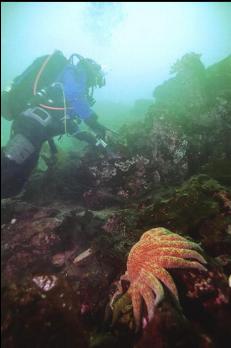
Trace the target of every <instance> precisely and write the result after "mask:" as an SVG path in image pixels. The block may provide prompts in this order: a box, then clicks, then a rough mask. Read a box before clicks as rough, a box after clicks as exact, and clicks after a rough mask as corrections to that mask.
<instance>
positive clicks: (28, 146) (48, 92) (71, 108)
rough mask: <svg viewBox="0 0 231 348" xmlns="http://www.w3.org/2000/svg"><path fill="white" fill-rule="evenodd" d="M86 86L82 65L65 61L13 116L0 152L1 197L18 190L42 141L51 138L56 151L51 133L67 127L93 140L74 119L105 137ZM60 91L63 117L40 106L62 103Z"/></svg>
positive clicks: (16, 192)
mask: <svg viewBox="0 0 231 348" xmlns="http://www.w3.org/2000/svg"><path fill="white" fill-rule="evenodd" d="M60 83H61V85H62V88H60ZM88 88H89V86H88V76H87V72H86V70H84V67H83V65H81V64H79V65H77V66H73V65H72V64H68V65H67V66H66V67H65V68H64V69H63V71H62V72H61V73H60V74H59V75H58V77H57V79H56V81H55V82H54V83H53V84H52V85H51V86H48V87H46V88H45V89H43V90H41V91H39V92H38V93H37V95H36V96H35V97H34V98H33V99H32V101H31V102H30V103H29V104H28V109H26V110H25V111H24V112H22V113H21V114H20V115H19V117H17V118H16V119H15V121H14V122H13V126H12V129H13V136H12V138H11V139H10V140H9V142H8V143H7V145H6V147H5V148H4V149H3V150H2V156H1V165H2V181H1V188H2V189H1V197H2V198H7V197H10V196H13V195H16V194H18V193H19V192H20V191H21V189H22V188H23V186H24V184H25V182H26V181H27V179H28V177H29V176H30V174H31V172H32V170H33V169H34V168H35V166H36V164H37V161H38V158H39V153H40V150H41V146H42V144H43V143H44V141H47V140H48V141H50V144H51V149H52V148H53V152H55V151H56V149H55V146H54V143H53V142H52V137H54V136H57V135H62V134H64V132H65V130H66V129H67V132H68V133H70V134H71V135H73V136H75V137H76V138H78V139H80V140H84V141H87V142H88V143H90V144H94V145H95V144H96V140H97V139H96V137H95V136H93V135H92V134H91V133H88V132H81V131H80V130H79V125H78V123H79V122H76V121H77V120H83V121H84V122H85V123H86V124H87V125H88V126H89V127H90V128H91V129H92V130H93V131H94V132H95V134H96V136H98V137H101V138H104V136H105V127H103V126H102V125H101V124H99V123H98V122H97V116H96V114H95V113H94V111H93V110H92V109H91V105H90V100H89V96H88ZM63 93H64V96H65V101H66V106H67V108H66V115H65V117H64V111H63V109H61V110H53V109H52V108H51V109H46V108H44V107H43V106H41V105H43V101H44V100H45V104H49V105H50V106H51V107H52V106H53V105H54V106H62V107H63V102H64V97H63ZM41 98H42V99H41ZM65 128H66V129H65Z"/></svg>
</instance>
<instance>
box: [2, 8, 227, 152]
mask: <svg viewBox="0 0 231 348" xmlns="http://www.w3.org/2000/svg"><path fill="white" fill-rule="evenodd" d="M1 9H2V13H1V16H2V24H1V26H2V32H1V38H2V41H1V42H2V53H1V57H2V61H1V69H2V77H1V89H2V90H3V89H5V88H6V87H7V86H9V85H10V83H11V82H12V80H13V79H14V78H15V77H16V76H17V75H19V74H21V73H22V72H23V71H24V70H25V69H26V68H27V66H28V65H30V64H31V62H32V61H33V60H34V59H35V58H37V57H39V56H41V55H43V54H48V53H52V52H53V51H54V50H55V49H60V50H62V51H63V53H64V54H65V55H66V56H69V55H70V54H71V53H73V52H77V53H80V54H82V55H83V56H86V57H91V58H93V59H95V60H96V61H97V62H98V63H100V64H102V65H103V66H104V69H105V71H106V86H105V87H103V88H102V89H100V90H96V91H95V99H96V104H95V106H94V108H93V109H94V110H95V111H96V112H97V113H98V115H99V120H100V121H101V122H102V123H103V124H105V125H106V126H107V127H109V128H112V129H114V130H118V129H119V128H120V127H121V126H122V125H123V124H124V123H129V122H133V121H134V120H139V119H140V120H142V119H143V118H144V116H145V113H146V111H147V108H148V105H150V104H151V102H152V101H153V90H154V89H155V87H156V86H158V85H159V84H161V83H163V82H164V81H165V80H167V79H168V78H170V77H171V75H170V67H171V66H172V65H173V63H174V62H175V61H176V60H177V59H179V58H180V57H182V56H183V55H184V54H185V53H188V52H191V51H194V52H197V53H200V54H202V57H201V60H202V62H203V64H204V65H205V66H206V67H207V66H208V65H211V64H213V63H215V62H217V61H219V60H221V59H223V58H225V57H226V56H227V55H228V54H230V51H231V45H230V37H231V21H230V20H229V19H230V18H231V4H230V3H224V2H214V3H206V2H205V3H203V2H202V3H158V2H157V3H145V2H144V3H141V2H137V3H133V2H131V3H128V2H124V3H121V2H85V3H84V2H79V3H75V2H74V3H71V2H65V3H64V2H60V3H45V2H28V3H26V2H17V3H16V2H11V3H10V2H8V3H7V2H5V3H1ZM137 101H138V103H137ZM139 101H140V103H139ZM142 101H144V102H143V103H142ZM9 131H10V122H8V121H5V120H4V119H2V127H1V139H2V145H5V144H6V142H7V140H8V138H9ZM61 144H62V147H64V148H69V147H73V146H76V145H75V140H73V139H70V138H69V137H66V136H64V137H63V140H62V143H61Z"/></svg>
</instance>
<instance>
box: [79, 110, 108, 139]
mask: <svg viewBox="0 0 231 348" xmlns="http://www.w3.org/2000/svg"><path fill="white" fill-rule="evenodd" d="M97 119H98V116H97V115H96V114H95V113H93V114H92V116H91V117H89V118H88V119H86V120H84V121H85V123H86V125H87V126H88V127H90V128H91V129H92V130H93V131H94V132H95V134H96V136H97V137H99V138H101V139H103V140H104V139H105V135H106V130H107V128H106V127H104V126H103V125H101V124H100V123H99V122H98V120H97Z"/></svg>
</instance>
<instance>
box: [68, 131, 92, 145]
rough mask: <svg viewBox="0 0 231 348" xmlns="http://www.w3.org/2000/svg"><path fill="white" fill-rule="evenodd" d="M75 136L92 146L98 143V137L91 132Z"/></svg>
mask: <svg viewBox="0 0 231 348" xmlns="http://www.w3.org/2000/svg"><path fill="white" fill-rule="evenodd" d="M74 136H75V138H77V139H78V140H81V141H86V142H87V143H88V144H90V145H96V142H97V139H96V137H95V136H94V135H93V134H91V133H89V132H86V131H81V132H76V133H75V134H74Z"/></svg>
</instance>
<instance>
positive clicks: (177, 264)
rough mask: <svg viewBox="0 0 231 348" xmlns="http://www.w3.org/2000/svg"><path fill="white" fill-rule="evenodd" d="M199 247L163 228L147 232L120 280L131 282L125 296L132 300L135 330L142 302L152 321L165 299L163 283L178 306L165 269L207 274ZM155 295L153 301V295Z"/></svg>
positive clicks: (129, 256)
mask: <svg viewBox="0 0 231 348" xmlns="http://www.w3.org/2000/svg"><path fill="white" fill-rule="evenodd" d="M200 251H202V249H201V247H200V246H199V245H198V244H197V243H194V242H192V241H190V240H187V239H186V238H184V237H182V236H180V235H178V234H176V233H172V232H171V231H169V230H167V229H165V228H163V227H158V228H153V229H151V230H148V231H146V232H145V233H144V234H143V235H142V236H141V238H140V240H139V242H138V243H136V244H135V245H134V246H133V247H132V249H131V250H130V253H129V255H128V261H127V271H126V273H125V274H124V275H123V276H122V277H121V278H120V279H121V280H122V279H126V280H128V281H129V282H130V287H129V289H128V294H129V295H130V297H131V300H132V306H133V315H134V319H135V324H136V328H137V329H138V328H139V326H140V320H141V306H142V299H143V300H144V302H145V304H146V307H147V312H148V319H149V321H150V320H151V319H152V318H153V317H154V310H155V307H156V306H157V304H158V303H159V302H160V301H161V300H162V299H163V297H164V288H163V285H162V283H163V284H164V285H165V286H166V287H167V288H168V289H169V290H170V292H171V293H172V294H173V296H174V298H175V299H176V300H177V302H179V297H178V292H177V288H176V286H175V283H174V281H173V279H172V277H171V275H170V274H169V273H168V272H167V271H166V269H165V268H167V269H171V268H194V269H198V270H200V271H207V270H206V268H205V267H204V266H203V265H202V263H203V264H206V263H207V262H206V261H205V259H204V258H203V256H202V255H200V253H199V252H200ZM153 292H154V294H155V297H154V295H153Z"/></svg>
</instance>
